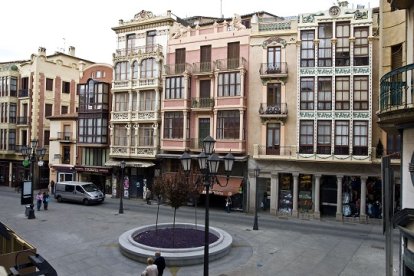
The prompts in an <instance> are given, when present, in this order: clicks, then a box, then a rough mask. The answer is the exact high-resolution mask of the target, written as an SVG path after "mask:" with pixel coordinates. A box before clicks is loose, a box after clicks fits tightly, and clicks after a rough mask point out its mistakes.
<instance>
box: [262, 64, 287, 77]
mask: <svg viewBox="0 0 414 276" xmlns="http://www.w3.org/2000/svg"><path fill="white" fill-rule="evenodd" d="M259 73H260V78H262V79H273V78H274V79H276V78H286V77H287V76H288V67H287V63H286V62H273V63H262V64H261V66H260V71H259Z"/></svg>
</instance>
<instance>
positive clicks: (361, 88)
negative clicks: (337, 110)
mask: <svg viewBox="0 0 414 276" xmlns="http://www.w3.org/2000/svg"><path fill="white" fill-rule="evenodd" d="M367 109H368V76H356V77H354V110H367Z"/></svg>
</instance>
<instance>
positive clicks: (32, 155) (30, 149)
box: [21, 139, 46, 219]
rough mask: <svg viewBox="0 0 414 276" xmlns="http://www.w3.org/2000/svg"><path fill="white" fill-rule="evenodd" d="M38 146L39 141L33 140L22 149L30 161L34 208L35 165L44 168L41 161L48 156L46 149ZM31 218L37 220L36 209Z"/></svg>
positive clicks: (24, 155) (24, 156) (31, 191)
mask: <svg viewBox="0 0 414 276" xmlns="http://www.w3.org/2000/svg"><path fill="white" fill-rule="evenodd" d="M37 146H38V140H37V139H33V140H32V141H31V142H30V146H23V147H22V148H21V153H22V155H23V158H24V159H26V157H27V160H29V161H30V174H31V176H30V181H31V185H30V193H31V201H32V206H33V199H34V198H33V189H34V186H35V183H34V179H35V177H34V174H35V173H34V167H35V163H36V161H38V162H39V164H38V165H39V166H42V165H43V161H41V159H43V156H44V155H45V154H46V149H45V148H38V147H37ZM40 162H41V163H40ZM37 186H38V185H36V187H37ZM31 218H35V216H34V209H33V212H32V213H30V216H29V219H31Z"/></svg>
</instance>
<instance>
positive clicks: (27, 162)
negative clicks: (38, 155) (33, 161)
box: [23, 159, 30, 168]
mask: <svg viewBox="0 0 414 276" xmlns="http://www.w3.org/2000/svg"><path fill="white" fill-rule="evenodd" d="M29 166H30V161H29V160H27V159H24V160H23V167H25V168H27V167H29Z"/></svg>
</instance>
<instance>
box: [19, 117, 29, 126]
mask: <svg viewBox="0 0 414 276" xmlns="http://www.w3.org/2000/svg"><path fill="white" fill-rule="evenodd" d="M16 124H17V125H24V126H26V125H29V124H30V118H28V117H26V116H20V117H17V122H16Z"/></svg>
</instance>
